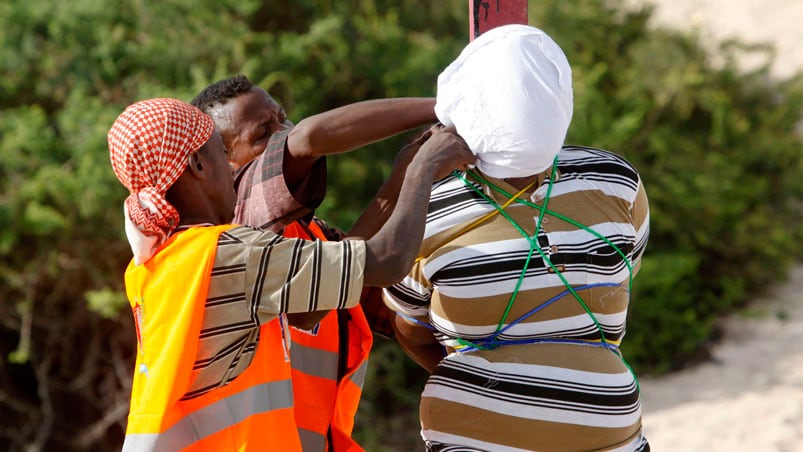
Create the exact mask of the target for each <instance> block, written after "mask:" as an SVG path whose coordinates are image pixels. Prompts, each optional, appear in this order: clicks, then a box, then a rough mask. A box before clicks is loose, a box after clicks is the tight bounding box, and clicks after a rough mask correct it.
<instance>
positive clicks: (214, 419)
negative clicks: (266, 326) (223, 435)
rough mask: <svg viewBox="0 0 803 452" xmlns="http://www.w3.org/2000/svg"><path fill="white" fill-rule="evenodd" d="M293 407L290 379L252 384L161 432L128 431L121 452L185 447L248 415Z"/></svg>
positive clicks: (171, 449)
mask: <svg viewBox="0 0 803 452" xmlns="http://www.w3.org/2000/svg"><path fill="white" fill-rule="evenodd" d="M292 406H293V397H292V387H291V382H290V380H282V381H274V382H270V383H265V384H261V385H257V386H253V387H251V388H248V389H246V390H245V391H242V392H239V393H237V394H234V395H231V396H229V397H226V398H225V399H222V400H218V401H217V402H215V403H213V404H211V405H209V406H206V407H204V408H201V409H200V410H197V411H194V412H192V413H190V414H188V415H186V416H184V417H183V418H181V420H179V421H178V422H177V423H176V424H174V425H173V426H172V427H170V428H169V429H167V431H165V432H163V433H133V434H128V435H126V438H125V445H124V446H123V451H141V450H153V451H162V450H163V451H175V450H179V449H184V448H186V447H189V446H191V445H193V444H194V443H196V442H197V441H199V440H202V439H204V438H207V437H210V436H212V435H214V434H215V433H218V432H220V431H221V430H224V429H226V428H229V427H232V426H235V425H237V424H238V423H239V422H241V421H243V420H244V419H246V418H248V417H249V416H253V415H257V414H263V413H268V412H270V411H272V410H278V409H281V408H290V407H292ZM265 440H267V438H265Z"/></svg>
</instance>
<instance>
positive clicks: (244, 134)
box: [209, 86, 293, 170]
mask: <svg viewBox="0 0 803 452" xmlns="http://www.w3.org/2000/svg"><path fill="white" fill-rule="evenodd" d="M209 114H210V116H212V119H213V120H214V121H215V125H216V126H217V128H218V130H219V131H220V135H221V137H222V138H223V142H224V143H225V145H226V147H227V148H228V149H229V153H230V154H229V162H230V163H231V167H232V169H234V170H236V169H237V168H239V167H241V166H243V165H245V164H246V163H248V162H250V161H251V160H252V159H254V158H256V157H257V156H258V155H259V154H261V153H262V152H263V151H264V150H265V147H266V146H267V145H268V139H269V138H270V136H271V135H273V134H274V133H276V132H278V131H279V130H282V129H284V128H287V127H292V125H293V123H291V122H290V121H289V120H287V116H286V114H285V112H284V109H283V108H282V107H281V106H280V105H279V104H277V103H276V101H275V100H273V98H272V97H270V95H269V94H268V93H267V92H265V90H263V89H262V88H258V87H256V86H255V87H253V88H251V91H249V92H247V93H244V94H241V95H239V96H237V97H235V98H233V99H230V100H229V101H227V102H226V103H225V104H218V105H215V106H214V107H212V108H211V109H210V111H209Z"/></svg>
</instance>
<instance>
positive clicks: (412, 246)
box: [288, 130, 475, 329]
mask: <svg viewBox="0 0 803 452" xmlns="http://www.w3.org/2000/svg"><path fill="white" fill-rule="evenodd" d="M474 161H475V157H474V155H473V154H471V151H469V150H468V147H467V146H466V144H465V142H464V141H463V139H462V138H460V137H459V136H457V135H455V134H454V133H451V132H450V131H440V130H437V131H434V132H433V133H432V136H431V137H430V138H429V139H428V140H427V141H426V142H425V143H423V144H422V145H421V146H420V149H418V151H417V152H416V153H415V156H413V157H412V159H411V162H410V163H409V165H407V169H406V171H405V172H404V178H403V181H402V184H401V190H400V193H399V196H398V200H397V202H396V204H395V208H394V209H393V210H392V212H390V214H389V216H388V219H387V221H386V222H384V224H383V225H382V227H381V229H379V231H377V232H376V234H373V236H372V237H371V238H369V239H368V240H366V242H365V248H366V253H365V254H366V256H365V272H364V276H363V284H364V285H365V286H376V287H388V286H390V285H392V284H395V283H397V282H399V281H401V280H402V278H404V276H405V275H406V274H407V272H408V271H409V270H410V268H411V267H412V265H413V262H414V260H415V258H416V256H417V254H418V250H419V247H420V245H421V240H422V239H423V236H424V225H425V222H426V213H427V208H428V206H429V195H430V189H431V186H432V183H433V182H434V181H436V180H438V179H441V178H443V177H446V175H448V174H449V172H450V171H452V170H453V169H464V168H465V167H466V166H467V165H469V164H473V163H474ZM366 214H368V215H371V214H372V213H371V212H366V213H364V214H363V215H366ZM358 221H359V220H358ZM327 312H328V311H316V312H312V313H303V314H298V315H293V316H292V317H290V316H288V319H289V320H291V325H293V326H296V327H299V328H304V329H309V328H311V327H313V326H314V325H315V324H316V323H317V322H318V321H320V320H321V319H322V318H323V317H324V316H325V315H326V313H327Z"/></svg>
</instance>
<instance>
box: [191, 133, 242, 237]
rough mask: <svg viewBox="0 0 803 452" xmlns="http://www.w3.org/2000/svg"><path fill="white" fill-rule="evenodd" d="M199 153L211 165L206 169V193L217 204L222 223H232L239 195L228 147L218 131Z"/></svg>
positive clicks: (216, 207) (216, 208)
mask: <svg viewBox="0 0 803 452" xmlns="http://www.w3.org/2000/svg"><path fill="white" fill-rule="evenodd" d="M199 153H202V154H203V159H204V160H203V161H204V162H206V163H207V164H209V166H210V168H208V169H206V170H205V173H206V175H207V177H206V179H205V180H204V183H205V184H206V194H207V196H208V198H209V200H210V201H211V203H212V204H213V205H214V206H215V210H216V212H217V215H218V216H219V218H218V221H219V222H220V224H225V223H230V222H231V220H232V219H233V218H234V206H235V204H236V202H237V195H236V194H235V192H234V176H233V175H232V173H231V167H230V166H229V162H228V158H227V153H226V147H225V146H224V145H223V139H222V138H221V137H220V134H218V132H217V131H216V132H215V133H213V134H212V136H211V137H210V138H209V141H207V142H206V145H205V146H204V147H202V148H201V150H200V151H199Z"/></svg>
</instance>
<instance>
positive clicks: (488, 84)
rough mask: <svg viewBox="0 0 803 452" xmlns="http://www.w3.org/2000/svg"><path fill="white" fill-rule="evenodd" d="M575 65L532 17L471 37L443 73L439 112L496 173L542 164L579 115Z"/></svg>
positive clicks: (528, 170)
mask: <svg viewBox="0 0 803 452" xmlns="http://www.w3.org/2000/svg"><path fill="white" fill-rule="evenodd" d="M572 102H573V95H572V71H571V67H570V66H569V62H568V61H567V60H566V56H565V55H564V54H563V51H562V50H561V49H560V47H559V46H558V45H557V44H556V43H555V41H553V40H552V38H550V37H549V36H548V35H547V34H546V33H544V32H543V31H541V30H539V29H538V28H535V27H531V26H528V25H518V24H513V25H504V26H501V27H497V28H494V29H491V30H489V31H487V32H485V33H483V34H482V35H480V36H479V37H477V39H475V40H473V41H472V42H470V43H469V44H468V45H467V46H466V47H465V48H464V49H463V51H462V52H461V53H460V55H459V56H458V57H457V59H455V61H453V62H452V63H451V64H450V65H449V66H447V67H446V69H444V70H443V72H441V74H440V75H439V76H438V93H437V100H436V104H435V114H436V115H437V116H438V119H439V120H440V121H441V122H442V123H443V124H445V125H447V126H450V125H454V126H455V128H456V129H457V133H458V134H460V136H462V137H463V139H465V140H466V144H468V147H469V149H471V151H472V152H473V153H474V155H476V156H477V167H478V168H479V169H480V170H481V171H483V172H484V173H486V174H488V175H489V176H493V177H497V178H508V177H525V176H531V175H534V174H538V173H540V172H543V171H544V170H546V169H547V168H549V167H550V166H551V165H552V161H553V160H554V158H555V156H556V155H557V154H558V152H559V151H560V148H561V147H562V146H563V141H564V140H565V139H566V131H567V130H568V128H569V123H570V122H571V119H572Z"/></svg>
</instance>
